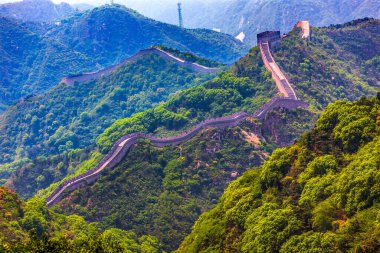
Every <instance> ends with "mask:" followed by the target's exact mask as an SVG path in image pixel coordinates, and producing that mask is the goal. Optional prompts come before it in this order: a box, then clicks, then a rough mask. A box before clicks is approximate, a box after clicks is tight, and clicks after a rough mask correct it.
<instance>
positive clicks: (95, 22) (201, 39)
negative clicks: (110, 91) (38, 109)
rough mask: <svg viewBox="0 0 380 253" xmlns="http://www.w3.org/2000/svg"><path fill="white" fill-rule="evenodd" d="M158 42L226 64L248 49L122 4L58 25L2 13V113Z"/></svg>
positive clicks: (218, 35) (221, 36)
mask: <svg viewBox="0 0 380 253" xmlns="http://www.w3.org/2000/svg"><path fill="white" fill-rule="evenodd" d="M44 2H45V1H44ZM32 4H33V3H28V5H32ZM41 8H42V7H41ZM0 11H1V10H0ZM34 14H36V15H37V13H34ZM111 34H112V36H111ZM154 45H165V46H167V47H173V48H175V49H177V50H181V51H186V52H192V53H195V54H197V55H199V56H200V57H205V58H210V59H212V60H214V61H218V62H224V63H227V62H228V63H230V62H233V61H235V60H236V59H238V58H239V57H241V56H242V55H244V54H245V53H246V52H247V51H248V47H247V46H245V45H244V44H242V43H240V42H238V41H236V40H235V39H234V38H233V37H232V36H229V35H226V34H222V33H217V32H213V31H209V30H202V29H199V30H198V29H196V30H190V29H182V28H179V27H177V26H173V25H168V24H164V23H160V22H157V21H154V20H151V19H148V18H146V17H144V16H142V15H140V14H138V13H136V12H134V11H132V10H130V9H127V8H125V7H122V6H120V5H112V6H111V5H106V6H103V7H99V8H95V9H93V10H91V11H87V12H84V13H76V14H74V15H72V16H71V17H70V18H67V19H64V20H62V21H61V23H60V24H59V25H54V24H50V23H39V24H35V23H22V22H21V21H17V20H13V19H12V20H11V19H8V18H3V17H2V18H0V75H1V80H0V111H2V106H1V104H4V105H7V106H9V105H12V104H13V103H15V102H16V101H17V100H19V99H20V98H23V97H26V96H29V95H35V94H41V93H44V92H46V91H48V90H49V89H50V88H52V87H54V85H56V84H58V82H59V81H60V80H61V79H62V78H63V77H65V76H68V75H73V74H79V73H83V72H89V71H96V70H99V69H102V68H105V67H108V66H110V65H113V64H118V63H120V62H121V61H123V60H124V59H126V58H127V57H129V56H132V55H134V54H135V53H137V52H138V51H140V50H142V49H146V48H149V47H151V46H154Z"/></svg>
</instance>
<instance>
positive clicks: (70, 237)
mask: <svg viewBox="0 0 380 253" xmlns="http://www.w3.org/2000/svg"><path fill="white" fill-rule="evenodd" d="M0 204H1V209H0V214H1V215H0V252H15V253H18V252H54V253H61V252H62V253H63V252H65V253H76V252H86V253H87V252H88V253H92V252H109V253H111V252H112V253H114V252H141V253H148V252H161V250H160V248H161V245H160V244H159V243H158V241H157V239H156V238H154V237H152V236H141V237H138V236H137V235H136V234H135V233H133V232H131V231H124V230H120V229H107V230H101V229H100V228H99V226H98V224H97V223H86V222H85V221H84V219H83V218H82V217H80V216H77V215H71V216H65V215H61V214H57V213H55V212H53V211H51V210H49V209H48V208H47V207H46V204H45V202H44V201H43V200H41V199H38V198H31V199H30V200H28V201H27V202H25V203H24V202H22V201H21V200H19V199H18V196H17V195H16V194H15V193H14V192H12V191H9V190H7V189H5V188H1V187H0Z"/></svg>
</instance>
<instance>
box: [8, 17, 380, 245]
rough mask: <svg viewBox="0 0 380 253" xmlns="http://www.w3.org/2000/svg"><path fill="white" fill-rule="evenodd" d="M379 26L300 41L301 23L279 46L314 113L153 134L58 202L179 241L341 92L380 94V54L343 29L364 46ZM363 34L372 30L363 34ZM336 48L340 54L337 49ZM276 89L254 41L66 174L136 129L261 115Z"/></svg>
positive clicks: (91, 217) (364, 23) (107, 223)
mask: <svg viewBox="0 0 380 253" xmlns="http://www.w3.org/2000/svg"><path fill="white" fill-rule="evenodd" d="M379 27H380V26H379V22H378V21H376V20H358V21H355V22H352V23H349V24H344V25H341V26H339V27H329V28H314V30H313V37H312V39H311V40H310V41H307V40H305V39H301V30H300V29H298V28H297V29H294V30H293V31H292V32H291V33H290V34H289V35H288V36H287V37H285V38H284V39H283V40H282V41H281V44H280V45H279V46H278V47H277V48H274V49H273V55H274V59H276V62H277V63H278V64H279V65H280V66H281V68H283V69H286V74H287V75H289V77H290V78H291V80H292V82H293V81H295V80H296V81H297V82H293V87H294V88H295V90H296V93H297V95H299V97H301V98H302V99H304V100H307V101H310V103H311V107H310V108H309V110H311V111H312V112H310V111H306V110H303V109H299V110H297V111H291V112H286V111H282V110H277V111H275V112H273V113H272V114H269V115H268V116H267V117H266V118H264V120H263V121H262V122H261V123H258V122H257V121H255V120H254V119H252V118H251V119H250V118H248V119H246V121H244V122H243V123H242V124H241V126H240V127H236V128H233V129H229V130H217V129H208V130H207V129H206V130H204V131H200V132H199V133H198V134H197V135H196V136H195V137H194V138H193V139H191V140H189V141H187V142H184V143H182V144H181V145H180V146H179V147H165V148H155V147H154V146H153V145H152V144H151V143H150V142H149V141H140V142H138V143H137V145H133V146H132V148H131V150H130V151H129V153H128V154H127V155H126V156H125V157H124V158H123V160H122V161H121V163H120V164H119V165H117V166H116V167H115V168H113V169H112V170H107V169H105V170H104V172H103V174H102V175H101V176H100V178H99V179H98V180H97V181H95V182H94V183H92V184H87V185H86V186H84V187H81V188H78V189H76V190H75V191H72V192H67V193H64V194H63V199H62V200H61V201H60V202H59V203H58V204H57V206H56V207H54V208H56V209H55V210H57V211H59V212H64V213H67V214H80V215H83V216H84V217H85V218H86V220H88V221H99V222H100V224H101V226H103V227H104V228H109V227H118V228H122V229H127V230H129V229H133V230H135V231H137V233H138V235H144V234H149V235H153V236H155V237H157V238H158V240H159V241H160V242H162V243H163V244H165V250H173V249H175V248H176V247H178V245H179V242H180V241H181V240H182V239H181V238H184V236H185V235H186V234H187V232H188V231H189V230H190V229H191V225H192V222H193V221H194V220H195V219H196V217H197V216H198V215H199V214H200V213H201V212H203V211H205V210H209V209H210V208H211V207H212V206H213V205H214V203H215V200H216V199H217V198H218V197H219V196H220V192H221V189H223V188H224V187H225V185H226V184H227V183H228V182H230V180H231V179H232V178H234V176H236V175H237V174H241V173H243V172H244V171H245V170H247V169H248V168H251V167H253V166H255V165H256V164H260V163H261V161H262V160H263V159H265V157H266V156H267V155H268V154H269V153H271V152H272V151H273V149H274V148H275V147H278V146H283V145H287V144H290V143H292V142H293V140H294V139H295V138H296V137H297V136H299V134H300V133H301V132H303V131H304V130H305V129H310V128H311V127H312V125H313V124H314V119H315V116H316V115H315V114H316V113H318V111H320V110H322V108H324V107H325V106H326V105H327V104H328V103H329V101H333V100H336V99H337V97H338V96H340V95H341V96H342V97H347V98H350V99H357V98H359V97H361V96H362V95H363V94H375V91H376V90H378V88H379V85H378V79H377V82H375V83H372V82H369V81H370V80H372V77H368V78H367V77H366V75H364V74H359V73H360V71H362V70H361V68H362V67H363V65H362V64H361V63H362V62H363V61H367V59H373V58H374V57H376V56H374V55H372V54H371V53H369V54H362V53H361V52H360V51H356V50H355V52H357V55H355V54H353V53H352V52H351V49H350V48H351V47H350V46H349V45H347V41H345V40H343V39H342V37H344V36H343V35H342V36H336V35H337V34H339V35H341V34H342V33H343V34H344V33H345V32H347V33H349V34H351V37H350V38H351V40H350V41H352V40H353V39H352V38H360V39H358V40H356V41H355V42H356V43H352V44H355V46H356V47H357V48H359V49H361V50H365V48H368V47H371V46H372V44H373V43H376V39H375V40H373V39H374V38H376V34H377V29H379ZM358 34H371V36H369V35H368V36H365V37H364V38H366V39H364V40H363V41H362V39H363V37H360V36H358V37H357V36H356V35H358ZM329 36H330V37H329ZM352 44H351V46H352ZM364 45H366V46H364ZM333 52H334V53H333ZM337 52H339V54H340V56H339V58H337V57H334V56H335V55H337ZM359 55H360V56H361V57H359ZM306 59H307V60H309V63H308V64H310V66H311V67H310V68H309V67H307V68H305V69H306V70H307V71H309V70H310V69H312V70H313V71H311V73H310V71H309V72H305V74H300V75H299V79H295V77H296V76H295V75H293V74H291V73H298V72H302V71H306V70H302V66H303V64H301V63H303V62H304V61H305V60H306ZM304 64H305V63H304ZM300 66H301V67H300ZM308 66H309V65H308ZM349 66H350V67H349ZM300 68H301V69H300ZM363 71H364V70H363ZM351 72H355V73H356V75H355V76H352V74H350V73H351ZM288 73H289V74H288ZM363 73H364V72H363ZM297 76H298V75H297ZM332 76H333V77H334V78H331V77H332ZM310 77H312V82H310ZM375 79H376V77H375ZM359 80H360V81H359ZM337 84H339V85H342V87H344V88H345V90H344V91H343V92H344V94H334V93H332V92H330V93H326V92H325V91H326V90H328V89H330V88H331V89H333V87H336V85H337ZM358 84H360V85H361V86H360V87H361V88H358V87H357V86H358ZM274 89H275V85H274V84H273V82H272V81H271V76H270V74H269V73H268V71H267V70H266V68H265V67H264V65H263V63H262V61H261V54H260V50H259V49H258V48H257V47H254V48H252V49H251V51H250V53H249V54H248V55H247V56H246V57H244V58H242V59H241V60H239V61H238V62H236V63H235V64H234V65H233V66H232V67H231V68H230V69H229V70H227V71H225V72H223V73H221V74H219V76H218V77H216V78H215V79H213V80H211V81H208V82H206V83H205V84H204V85H203V86H200V87H194V88H190V89H188V90H185V91H183V92H180V93H178V94H177V95H176V96H173V97H172V98H170V99H169V101H168V102H166V103H164V104H162V105H160V106H158V107H156V108H152V109H150V110H147V111H144V112H143V113H141V114H137V115H132V116H131V117H129V118H125V119H121V120H118V121H116V122H115V123H114V124H113V125H112V126H110V127H109V128H108V129H106V130H105V131H104V132H103V133H102V134H101V135H99V137H98V138H97V145H98V150H94V151H93V153H91V157H89V159H88V160H87V161H86V162H84V163H82V164H81V165H78V166H77V170H76V172H75V173H74V174H72V175H69V176H68V177H67V178H66V179H69V178H73V177H74V176H77V175H79V174H82V173H85V172H86V171H88V170H89V169H90V168H95V166H96V165H97V164H98V163H99V161H100V160H101V157H104V156H105V155H106V153H107V151H109V150H110V149H111V147H112V145H113V144H114V143H115V141H117V140H118V139H119V138H120V137H122V136H124V135H125V134H127V133H133V132H144V133H152V134H154V135H158V136H164V137H165V136H170V135H176V134H178V132H182V131H186V130H189V129H190V126H194V125H195V124H197V123H199V122H201V121H202V120H204V119H207V118H215V117H220V116H223V115H230V114H232V113H233V112H237V111H246V112H248V113H252V112H253V111H255V109H257V108H258V107H260V105H262V104H263V103H264V102H266V101H268V100H269V99H270V97H272V96H273V95H274V94H275V93H276V91H275V90H274ZM87 153H88V152H87ZM108 156H109V155H108ZM18 178H21V177H20V176H18V177H15V178H14V179H15V181H17V180H19V179H18ZM62 181H63V180H62ZM62 181H61V182H62ZM21 185H22V184H21ZM57 186H58V183H54V184H52V185H51V186H50V187H49V188H48V189H46V190H44V191H41V192H40V193H39V196H44V197H47V196H48V195H49V194H50V193H51V192H52V191H53V190H54V189H55V188H56V187H57ZM142 224H143V225H142Z"/></svg>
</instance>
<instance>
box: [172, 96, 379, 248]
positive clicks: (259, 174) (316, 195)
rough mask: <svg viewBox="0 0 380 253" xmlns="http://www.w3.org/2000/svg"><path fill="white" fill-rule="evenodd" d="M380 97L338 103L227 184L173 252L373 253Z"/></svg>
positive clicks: (376, 244)
mask: <svg viewBox="0 0 380 253" xmlns="http://www.w3.org/2000/svg"><path fill="white" fill-rule="evenodd" d="M379 119H380V93H378V97H377V99H376V98H373V99H370V100H369V99H366V98H362V99H360V100H359V101H357V102H343V101H339V102H336V103H334V104H331V105H329V106H328V107H327V109H326V111H325V112H324V113H323V114H322V115H321V117H320V118H319V119H318V121H317V123H316V125H315V127H314V128H313V129H312V130H311V131H310V132H307V133H305V134H303V135H302V136H301V137H300V138H299V139H298V141H296V143H295V144H294V145H291V146H289V147H286V148H281V149H277V150H276V151H275V152H274V153H273V154H272V156H271V157H270V158H269V159H268V160H267V161H266V162H265V163H264V164H263V165H262V166H261V167H259V168H254V169H251V170H249V171H247V172H246V173H244V174H243V175H242V176H241V177H240V178H238V179H237V180H235V181H234V182H232V183H231V184H230V185H229V187H228V188H227V189H226V191H225V192H224V194H223V196H222V197H221V198H220V200H219V203H218V204H217V206H216V207H215V208H214V209H212V210H211V211H209V212H206V213H204V214H202V215H201V217H200V218H199V219H198V221H197V222H196V223H195V225H194V227H193V230H192V233H191V234H190V235H189V236H188V237H187V238H186V239H185V240H184V242H183V243H182V245H181V246H180V248H179V249H178V250H177V251H176V252H290V253H291V252H352V251H357V252H376V251H378V249H379V248H380V234H379V231H380V224H379V221H378V216H379V213H380V205H379V204H378V203H379V200H380V193H379V191H378V187H379V185H380V121H379Z"/></svg>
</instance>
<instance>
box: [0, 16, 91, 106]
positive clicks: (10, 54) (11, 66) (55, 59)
mask: <svg viewBox="0 0 380 253" xmlns="http://www.w3.org/2000/svg"><path fill="white" fill-rule="evenodd" d="M95 68H96V64H95V63H94V62H93V61H92V60H91V58H90V57H87V56H85V55H83V54H81V53H78V52H76V51H74V50H72V49H70V48H68V47H67V46H65V45H64V44H62V43H59V42H58V41H55V40H52V39H49V38H44V37H41V36H39V35H37V34H35V33H33V32H31V31H30V30H28V29H27V28H26V27H24V26H23V24H21V23H20V22H19V21H16V20H11V19H7V18H3V17H1V18H0V76H1V79H0V112H1V111H2V108H4V109H5V106H9V105H11V104H12V103H13V102H14V101H16V100H18V99H19V98H20V97H25V96H27V95H31V94H37V93H41V92H44V91H46V90H48V89H49V88H51V87H52V86H54V85H55V84H57V83H58V82H59V81H60V80H61V79H62V77H63V76H65V75H69V74H73V73H78V72H83V71H90V70H93V69H95Z"/></svg>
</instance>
